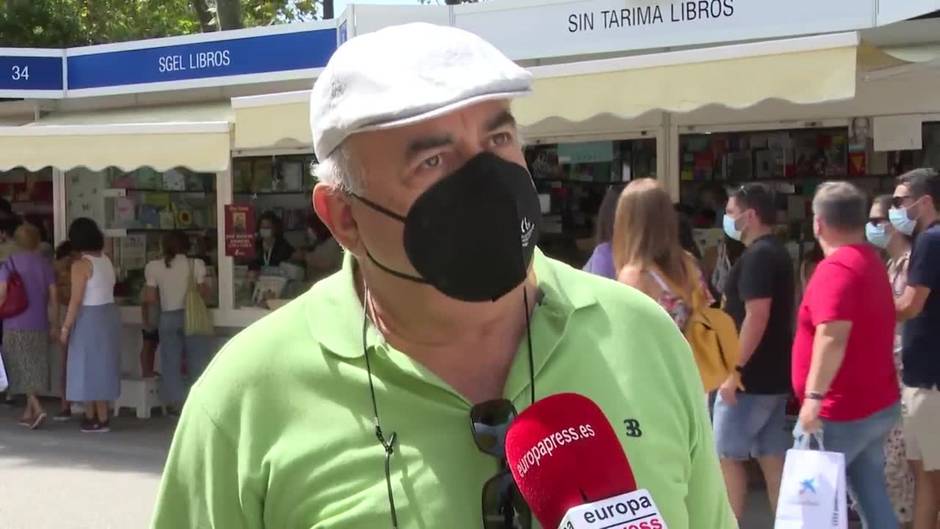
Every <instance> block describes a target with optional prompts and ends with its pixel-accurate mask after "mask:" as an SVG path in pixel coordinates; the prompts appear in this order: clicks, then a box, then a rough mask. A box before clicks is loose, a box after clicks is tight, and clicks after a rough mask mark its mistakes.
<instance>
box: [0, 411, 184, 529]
mask: <svg viewBox="0 0 940 529" xmlns="http://www.w3.org/2000/svg"><path fill="white" fill-rule="evenodd" d="M47 409H53V407H52V406H47ZM127 413H128V416H127V418H118V419H116V420H115V421H114V423H113V427H114V432H112V433H110V434H96V435H91V434H82V433H81V432H79V431H78V423H77V422H76V421H72V422H68V423H53V422H49V423H47V425H46V426H45V427H44V428H43V429H41V430H37V431H33V432H31V431H28V430H26V429H25V428H23V427H22V426H19V425H18V424H16V422H15V419H16V417H17V415H16V414H15V412H14V410H12V409H11V408H9V407H7V406H5V405H0V528H2V529H137V528H146V527H147V525H148V524H149V522H150V513H151V509H152V507H153V499H154V497H155V495H156V490H157V485H158V483H159V479H160V472H161V471H162V469H163V462H164V460H165V458H166V450H167V447H168V445H169V440H170V437H171V436H172V431H173V422H172V421H171V420H169V419H162V418H156V419H152V420H151V421H138V420H137V419H136V418H134V417H133V416H132V415H131V414H130V412H127Z"/></svg>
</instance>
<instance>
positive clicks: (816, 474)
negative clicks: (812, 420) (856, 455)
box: [774, 431, 848, 529]
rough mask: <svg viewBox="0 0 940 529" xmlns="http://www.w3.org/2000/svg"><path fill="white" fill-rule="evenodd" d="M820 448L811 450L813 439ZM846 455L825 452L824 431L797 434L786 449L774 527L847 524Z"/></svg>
mask: <svg viewBox="0 0 940 529" xmlns="http://www.w3.org/2000/svg"><path fill="white" fill-rule="evenodd" d="M814 438H815V439H816V442H817V443H818V445H819V450H811V449H810V445H811V443H812V439H814ZM847 514H848V507H847V499H846V481H845V456H844V455H843V454H842V453H840V452H826V448H825V446H824V445H823V434H822V432H821V431H820V432H818V433H814V434H805V433H802V432H800V433H799V434H797V436H796V440H795V442H794V445H793V448H791V449H790V450H788V451H787V459H786V463H785V464H784V467H783V479H782V481H781V483H780V499H779V500H778V501H777V513H776V519H775V521H774V529H846V528H847V527H848V518H847Z"/></svg>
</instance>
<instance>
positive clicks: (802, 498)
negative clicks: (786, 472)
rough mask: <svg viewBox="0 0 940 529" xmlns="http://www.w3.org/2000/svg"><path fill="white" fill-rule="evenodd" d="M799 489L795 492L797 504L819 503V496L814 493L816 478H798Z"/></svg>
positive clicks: (816, 504) (813, 504) (815, 504)
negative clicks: (797, 492)
mask: <svg viewBox="0 0 940 529" xmlns="http://www.w3.org/2000/svg"><path fill="white" fill-rule="evenodd" d="M799 485H800V491H799V494H797V498H798V501H796V502H795V503H797V504H799V505H812V506H814V507H815V506H818V505H819V497H818V495H817V493H816V478H815V477H813V478H808V479H803V480H800V483H799Z"/></svg>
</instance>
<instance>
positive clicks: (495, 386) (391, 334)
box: [357, 267, 538, 402]
mask: <svg viewBox="0 0 940 529" xmlns="http://www.w3.org/2000/svg"><path fill="white" fill-rule="evenodd" d="M378 274H385V272H382V271H380V270H376V269H375V268H374V267H369V268H368V269H366V270H362V269H360V274H359V277H357V283H359V284H362V283H361V278H362V277H364V278H365V284H366V285H367V286H368V292H367V293H366V294H364V293H363V292H360V296H361V297H362V298H363V299H364V300H365V302H366V303H367V310H369V313H370V317H371V318H372V320H373V322H375V325H376V327H377V328H378V330H379V331H380V332H381V333H382V335H383V336H384V337H385V339H386V340H387V341H388V343H389V344H390V345H391V346H392V347H394V348H395V349H396V350H398V351H401V352H402V353H404V354H406V355H408V356H409V357H411V358H412V359H414V360H416V361H418V362H420V363H421V364H422V365H423V366H424V367H426V368H427V369H429V370H430V371H431V372H433V373H434V374H436V375H437V376H439V377H440V378H441V379H442V380H444V381H445V382H447V383H448V384H450V385H451V386H452V387H453V388H454V389H456V390H457V391H458V392H459V393H460V394H462V395H463V396H464V397H465V398H467V399H468V400H469V401H471V402H481V401H484V400H489V399H493V398H499V397H500V396H502V393H503V390H504V386H505V381H506V378H507V377H508V375H509V368H510V366H511V364H512V361H513V359H514V358H515V354H516V351H517V350H518V347H519V343H521V340H522V338H523V337H524V336H525V331H526V319H525V318H526V312H525V310H526V307H525V306H524V301H523V300H524V296H523V292H524V290H523V289H525V293H527V294H528V301H529V307H528V310H529V311H531V310H532V309H533V308H534V306H535V303H536V301H537V291H538V289H537V287H536V286H535V285H536V282H535V278H534V275H532V274H530V277H529V280H528V281H526V282H525V283H524V286H523V285H520V286H519V287H517V288H516V289H514V290H513V291H511V292H509V293H508V294H506V295H505V296H503V297H502V298H500V299H499V300H497V301H494V302H484V303H465V302H461V301H457V300H454V299H451V298H448V297H446V296H444V295H443V294H442V293H440V292H438V291H437V290H435V289H434V288H433V287H430V286H424V285H415V284H409V283H406V282H405V281H404V280H400V279H395V278H390V277H389V276H387V275H385V276H384V277H382V276H379V275H378ZM370 277H372V278H374V280H372V281H370Z"/></svg>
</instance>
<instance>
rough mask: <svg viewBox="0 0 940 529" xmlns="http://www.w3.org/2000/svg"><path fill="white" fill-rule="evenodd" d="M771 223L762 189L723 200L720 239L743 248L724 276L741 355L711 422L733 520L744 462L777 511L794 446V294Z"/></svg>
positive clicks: (769, 199) (744, 486)
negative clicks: (790, 423)
mask: <svg viewBox="0 0 940 529" xmlns="http://www.w3.org/2000/svg"><path fill="white" fill-rule="evenodd" d="M776 220H777V210H776V208H775V207H774V202H773V196H772V195H771V194H770V191H768V189H767V188H766V187H764V186H762V185H760V184H747V185H744V186H742V187H740V188H738V189H737V190H736V191H735V192H734V193H733V194H732V195H731V198H729V199H728V205H727V208H726V214H725V216H724V229H725V233H726V234H727V235H728V236H729V237H731V238H732V239H734V240H737V241H741V242H743V243H744V245H745V246H746V250H745V251H744V253H743V254H742V255H741V257H740V258H739V259H738V261H737V262H736V263H735V265H734V267H733V268H732V269H731V273H730V274H729V276H728V280H727V282H726V286H725V303H724V308H725V310H726V311H727V312H728V314H730V315H731V317H732V318H734V319H735V322H736V323H737V325H738V330H739V334H740V347H741V350H740V357H739V358H738V365H737V367H736V372H735V373H734V374H733V375H732V376H731V377H729V378H728V380H727V381H725V383H724V384H722V386H721V388H719V390H718V398H717V399H716V401H715V412H714V421H715V443H716V446H717V448H718V455H719V457H720V458H721V469H722V471H723V472H724V476H725V482H726V484H727V487H728V496H729V498H730V499H731V505H732V507H733V508H734V512H735V514H736V515H737V516H738V518H740V517H741V516H743V514H744V510H745V506H746V505H745V502H746V499H747V493H748V482H747V472H746V469H745V467H744V462H745V461H747V460H749V459H751V458H755V459H757V462H758V463H759V464H760V467H761V471H762V473H763V474H764V480H765V481H766V483H767V492H768V495H769V496H770V500H771V507H772V510H775V509H776V499H777V496H778V491H779V488H780V479H781V476H782V474H783V458H784V455H785V454H786V451H787V448H789V447H790V445H791V444H792V443H791V440H790V438H789V436H788V435H787V434H786V431H785V421H786V403H787V399H788V397H789V394H790V377H789V366H790V344H791V343H792V341H791V340H792V332H793V297H794V289H795V287H794V278H793V264H792V261H791V259H790V254H789V253H788V252H787V250H786V248H785V247H784V246H783V244H782V243H781V242H780V241H779V240H778V239H777V237H776V236H774V234H773V225H774V224H776ZM742 386H743V390H742Z"/></svg>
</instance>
